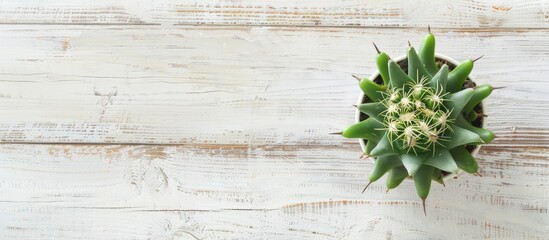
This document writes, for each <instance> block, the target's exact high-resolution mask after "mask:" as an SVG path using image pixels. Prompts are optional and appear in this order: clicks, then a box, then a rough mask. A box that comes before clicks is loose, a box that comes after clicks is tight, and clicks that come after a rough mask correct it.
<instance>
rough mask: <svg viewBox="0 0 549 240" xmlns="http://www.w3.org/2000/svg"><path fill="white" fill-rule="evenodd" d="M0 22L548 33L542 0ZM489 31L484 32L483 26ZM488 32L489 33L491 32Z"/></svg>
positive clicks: (146, 12) (203, 10)
mask: <svg viewBox="0 0 549 240" xmlns="http://www.w3.org/2000/svg"><path fill="white" fill-rule="evenodd" d="M0 4H1V5H0V6H1V8H0V23H16V24H22V23H33V24H34V23H38V24H43V23H47V24H117V25H119V24H121V25H141V24H153V25H154V24H159V25H160V24H161V25H196V24H207V25H254V26H273V25H275V26H316V27H319V26H320V27H322V26H324V27H326V26H340V27H372V26H373V27H379V26H382V27H418V28H422V29H423V28H425V27H427V25H431V26H433V27H438V28H453V29H455V28H478V27H481V28H546V27H547V26H548V25H549V2H548V1H547V0H528V1H520V0H498V1H492V0H453V1H449V0H447V1H425V0H421V1H401V0H384V1H364V0H323V1H315V0H304V1H295V0H264V1H247V0H222V1H219V0H198V1H196V0H195V1H177V0H167V1H147V0H120V1H113V0H109V1H89V0H71V1H65V0H49V1H42V0H26V1H13V0H12V1H4V2H2V3H0ZM487 30H489V29H487ZM492 30H493V29H492Z"/></svg>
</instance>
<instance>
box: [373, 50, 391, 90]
mask: <svg viewBox="0 0 549 240" xmlns="http://www.w3.org/2000/svg"><path fill="white" fill-rule="evenodd" d="M390 59H391V58H390V57H389V55H387V54H386V53H384V52H382V53H379V54H378V55H377V59H376V64H377V69H378V70H379V75H381V79H383V85H385V86H387V85H389V67H388V63H389V60H390Z"/></svg>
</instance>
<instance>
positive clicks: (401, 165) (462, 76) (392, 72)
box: [339, 29, 494, 214]
mask: <svg viewBox="0 0 549 240" xmlns="http://www.w3.org/2000/svg"><path fill="white" fill-rule="evenodd" d="M408 45H409V47H408V49H407V54H406V56H402V57H400V58H396V59H394V60H392V59H391V58H390V57H389V56H388V55H387V54H386V53H384V52H381V51H379V49H378V48H377V46H376V45H375V44H374V47H375V48H376V50H377V53H378V55H377V61H376V62H377V67H378V72H376V73H375V74H373V75H372V76H371V78H370V79H366V78H364V79H361V78H357V77H355V78H357V79H358V80H359V86H360V89H361V90H362V92H363V93H362V94H361V96H360V101H359V104H358V105H355V106H356V107H357V123H356V124H353V125H351V126H349V127H347V128H346V129H345V130H343V131H342V132H340V133H339V134H341V135H343V136H344V137H346V138H358V139H360V143H361V146H362V149H363V151H364V154H363V156H366V157H371V158H372V159H373V160H374V166H373V169H372V170H371V171H370V175H369V183H368V184H367V185H366V187H365V188H364V190H366V188H368V186H369V185H370V184H371V183H372V182H375V181H377V180H378V179H380V178H381V177H382V176H383V175H385V174H387V175H388V176H387V179H386V186H387V188H388V189H387V190H389V189H393V188H396V187H397V186H399V185H400V183H401V182H402V181H404V180H405V179H407V178H409V179H411V180H413V181H414V183H415V187H416V191H417V194H418V195H419V197H420V198H421V199H422V202H423V210H424V213H425V214H426V211H425V199H426V198H427V196H428V195H429V191H430V187H431V182H432V181H436V182H438V183H441V184H444V180H447V179H449V178H452V177H455V176H457V174H459V173H460V172H462V171H465V172H467V173H472V174H478V165H477V162H476V160H475V158H474V156H473V155H474V154H476V152H478V149H479V148H480V144H483V143H488V142H490V141H492V139H493V138H494V134H493V133H492V132H491V131H489V130H486V129H484V128H483V127H484V123H485V121H484V118H485V117H486V115H484V111H483V110H484V106H483V104H482V102H481V101H482V100H483V99H485V98H486V97H488V95H490V93H491V92H492V90H493V88H492V87H491V86H490V85H478V86H477V85H476V84H475V83H474V82H473V81H472V80H471V79H470V78H469V73H470V72H471V71H472V69H473V65H474V62H475V61H476V60H478V58H477V59H475V60H470V59H469V60H466V61H464V62H462V63H459V64H458V63H457V62H456V61H454V60H453V59H451V58H448V57H446V56H444V55H441V54H437V53H435V37H434V35H433V34H431V31H430V29H429V34H428V35H427V36H426V37H425V39H424V40H423V42H422V44H421V46H420V48H419V51H417V52H416V50H415V49H414V48H413V47H412V46H411V44H410V43H409V42H408ZM364 190H363V191H362V192H364Z"/></svg>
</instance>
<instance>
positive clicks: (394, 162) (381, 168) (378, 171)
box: [368, 155, 402, 182]
mask: <svg viewBox="0 0 549 240" xmlns="http://www.w3.org/2000/svg"><path fill="white" fill-rule="evenodd" d="M401 165H402V162H401V161H400V158H399V157H398V156H397V155H389V156H382V157H378V158H377V159H376V161H375V162H374V167H373V168H372V171H371V172H370V176H369V177H368V178H369V179H370V182H375V181H377V180H378V179H380V178H381V177H383V175H385V173H387V172H388V171H389V170H391V169H392V168H394V167H398V166H401Z"/></svg>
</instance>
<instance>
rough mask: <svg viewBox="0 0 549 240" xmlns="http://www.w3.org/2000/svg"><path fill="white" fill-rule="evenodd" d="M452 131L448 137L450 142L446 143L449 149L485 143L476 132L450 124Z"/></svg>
mask: <svg viewBox="0 0 549 240" xmlns="http://www.w3.org/2000/svg"><path fill="white" fill-rule="evenodd" d="M450 129H451V131H449V132H448V134H447V136H448V139H451V140H449V141H448V142H447V143H445V147H446V148H447V149H452V148H455V147H457V146H462V145H468V144H479V143H484V141H482V139H481V138H480V136H479V135H477V134H476V133H474V132H471V131H469V130H467V129H465V128H461V127H458V126H457V125H455V124H450Z"/></svg>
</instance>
